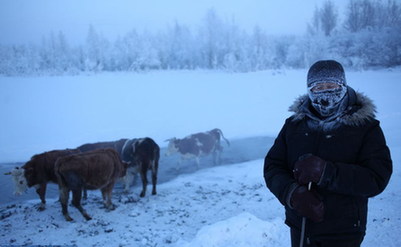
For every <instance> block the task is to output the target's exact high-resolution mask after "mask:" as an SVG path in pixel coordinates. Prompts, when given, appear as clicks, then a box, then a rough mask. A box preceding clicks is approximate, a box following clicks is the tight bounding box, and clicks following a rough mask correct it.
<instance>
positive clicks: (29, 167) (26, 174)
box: [8, 149, 79, 211]
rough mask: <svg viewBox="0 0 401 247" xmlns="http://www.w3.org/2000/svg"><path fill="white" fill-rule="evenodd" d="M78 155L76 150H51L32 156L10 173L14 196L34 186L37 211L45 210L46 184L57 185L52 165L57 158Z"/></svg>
mask: <svg viewBox="0 0 401 247" xmlns="http://www.w3.org/2000/svg"><path fill="white" fill-rule="evenodd" d="M75 153H79V150H78V149H65V150H53V151H49V152H45V153H41V154H37V155H34V156H32V158H31V159H30V160H29V161H28V162H27V163H25V165H23V166H22V167H16V168H15V169H13V170H12V171H11V172H10V173H8V174H10V175H12V178H13V181H14V185H15V194H17V195H20V194H22V193H23V192H25V191H26V190H27V189H28V188H30V187H32V186H34V187H35V188H36V193H37V194H38V195H39V197H40V200H41V203H40V205H39V207H38V210H40V211H42V210H44V209H45V204H46V200H45V195H46V187H47V183H48V182H52V183H57V177H56V175H55V173H54V165H55V163H56V160H57V159H58V158H59V157H63V156H66V155H70V154H75Z"/></svg>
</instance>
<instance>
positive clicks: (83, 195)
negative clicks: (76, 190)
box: [82, 186, 88, 200]
mask: <svg viewBox="0 0 401 247" xmlns="http://www.w3.org/2000/svg"><path fill="white" fill-rule="evenodd" d="M82 197H83V198H84V200H87V199H88V190H87V189H86V188H85V186H84V188H83V190H82Z"/></svg>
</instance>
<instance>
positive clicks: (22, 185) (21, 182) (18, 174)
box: [6, 167, 28, 195]
mask: <svg viewBox="0 0 401 247" xmlns="http://www.w3.org/2000/svg"><path fill="white" fill-rule="evenodd" d="M6 175H11V177H12V179H13V182H14V187H15V191H14V194H15V195H21V194H22V193H25V192H26V191H27V190H28V183H27V181H26V178H25V169H23V168H21V167H16V168H14V169H12V170H11V172H8V173H6Z"/></svg>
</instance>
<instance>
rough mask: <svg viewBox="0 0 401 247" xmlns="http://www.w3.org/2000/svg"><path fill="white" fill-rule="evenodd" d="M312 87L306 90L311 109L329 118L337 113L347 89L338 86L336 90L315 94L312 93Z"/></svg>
mask: <svg viewBox="0 0 401 247" xmlns="http://www.w3.org/2000/svg"><path fill="white" fill-rule="evenodd" d="M314 86H315V85H312V86H311V87H309V88H308V94H309V98H310V100H311V103H312V106H313V108H315V109H316V111H317V112H318V113H319V114H320V115H321V116H322V117H325V118H326V117H330V116H332V115H335V114H336V113H338V111H339V106H340V102H341V100H342V99H343V98H344V96H345V95H346V94H347V87H346V86H344V85H340V87H339V88H337V89H327V90H322V91H317V92H312V90H311V89H312V88H313V87H314Z"/></svg>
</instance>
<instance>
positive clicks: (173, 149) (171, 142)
mask: <svg viewBox="0 0 401 247" xmlns="http://www.w3.org/2000/svg"><path fill="white" fill-rule="evenodd" d="M177 141H178V140H177V138H175V137H173V138H170V139H167V140H166V142H168V146H167V151H166V156H170V155H172V154H174V153H177V152H178V148H177V145H176V143H177Z"/></svg>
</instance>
